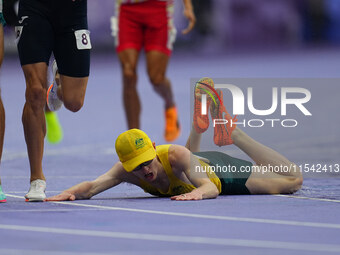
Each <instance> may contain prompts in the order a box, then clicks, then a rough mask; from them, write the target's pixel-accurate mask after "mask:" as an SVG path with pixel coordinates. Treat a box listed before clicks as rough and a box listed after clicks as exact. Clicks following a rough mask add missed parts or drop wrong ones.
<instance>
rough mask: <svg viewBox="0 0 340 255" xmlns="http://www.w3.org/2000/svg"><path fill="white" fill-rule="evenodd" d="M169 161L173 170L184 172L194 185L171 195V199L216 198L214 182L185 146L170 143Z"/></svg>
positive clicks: (217, 193) (216, 190)
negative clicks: (178, 193)
mask: <svg viewBox="0 0 340 255" xmlns="http://www.w3.org/2000/svg"><path fill="white" fill-rule="evenodd" d="M169 162H170V164H171V165H172V167H173V170H174V169H175V171H179V172H181V171H182V172H184V174H185V176H186V177H187V178H188V180H189V181H190V182H191V183H192V184H193V185H194V186H195V187H196V189H194V190H193V191H191V192H189V193H185V194H181V195H179V196H173V197H171V199H172V200H201V199H208V198H216V197H217V196H218V195H219V191H218V189H217V187H216V185H215V184H214V183H212V182H211V181H210V179H209V178H208V176H207V174H206V173H205V172H204V171H200V170H199V171H196V170H197V167H198V168H199V169H201V164H200V163H199V161H198V158H197V157H195V156H194V155H193V154H192V153H191V152H190V151H189V150H188V149H187V148H185V147H183V146H180V145H172V146H171V147H170V148H169Z"/></svg>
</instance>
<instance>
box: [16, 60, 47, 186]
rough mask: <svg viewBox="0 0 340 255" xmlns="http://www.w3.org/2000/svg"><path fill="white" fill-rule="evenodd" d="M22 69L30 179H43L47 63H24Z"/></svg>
mask: <svg viewBox="0 0 340 255" xmlns="http://www.w3.org/2000/svg"><path fill="white" fill-rule="evenodd" d="M22 69H23V71H24V74H25V80H26V93H25V96H26V102H25V105H24V110H23V115H22V122H23V126H24V133H25V140H26V145H27V152H28V158H29V161H30V169H31V181H33V180H36V179H41V180H45V177H44V174H43V171H42V157H43V151H44V137H45V134H46V123H45V115H44V107H45V102H46V82H47V81H46V79H47V65H46V63H36V64H29V65H24V66H23V67H22Z"/></svg>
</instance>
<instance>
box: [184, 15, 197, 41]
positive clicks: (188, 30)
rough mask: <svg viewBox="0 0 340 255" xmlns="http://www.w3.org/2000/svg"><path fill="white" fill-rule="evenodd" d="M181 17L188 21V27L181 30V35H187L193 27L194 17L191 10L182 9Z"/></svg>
mask: <svg viewBox="0 0 340 255" xmlns="http://www.w3.org/2000/svg"><path fill="white" fill-rule="evenodd" d="M183 15H184V16H185V17H186V18H187V19H188V20H189V24H188V27H187V28H186V29H183V30H182V34H184V35H185V34H187V33H189V32H190V31H191V30H192V29H193V28H194V26H195V23H196V17H195V14H194V11H193V10H192V9H184V12H183Z"/></svg>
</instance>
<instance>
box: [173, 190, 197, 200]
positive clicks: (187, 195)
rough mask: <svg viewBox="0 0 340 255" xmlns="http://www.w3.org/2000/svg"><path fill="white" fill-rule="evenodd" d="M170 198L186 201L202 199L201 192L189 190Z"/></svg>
mask: <svg viewBox="0 0 340 255" xmlns="http://www.w3.org/2000/svg"><path fill="white" fill-rule="evenodd" d="M171 200H176V201H187V200H202V194H200V193H199V192H190V193H185V194H182V195H178V196H173V197H171Z"/></svg>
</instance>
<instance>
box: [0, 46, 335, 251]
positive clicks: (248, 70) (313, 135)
mask: <svg viewBox="0 0 340 255" xmlns="http://www.w3.org/2000/svg"><path fill="white" fill-rule="evenodd" d="M112 52H113V51H112ZM117 62H118V60H117V57H116V55H114V54H113V53H112V54H111V53H110V54H108V55H106V56H93V58H92V70H91V78H90V81H89V85H88V90H87V95H86V99H85V105H84V107H83V109H82V110H81V111H80V112H78V113H76V114H73V113H70V112H68V111H66V110H65V109H62V110H60V111H59V112H58V115H59V119H60V121H61V123H62V125H63V128H64V140H63V141H62V142H61V143H60V144H58V145H54V146H53V145H49V144H46V146H45V155H44V160H43V167H44V172H45V175H46V178H47V192H46V193H47V195H48V196H51V195H55V194H57V193H58V192H60V191H62V190H64V189H66V188H68V187H70V186H71V185H74V184H77V183H79V182H81V181H84V180H91V179H93V178H95V177H96V176H98V175H100V174H102V173H104V172H105V171H106V170H107V169H109V168H110V167H111V166H112V164H113V163H114V162H115V161H116V160H117V156H116V154H115V151H114V140H115V138H116V137H117V136H118V134H119V133H121V132H122V131H124V130H125V129H126V123H125V118H124V115H123V109H122V101H121V93H122V92H121V78H120V69H119V65H118V63H117ZM143 62H144V61H140V66H139V91H140V95H141V100H142V104H143V109H142V110H143V112H142V118H141V119H142V129H144V130H145V131H146V132H147V133H148V134H149V136H150V137H151V138H153V139H154V140H155V141H156V143H157V144H162V143H164V141H163V136H162V134H163V125H164V124H163V109H162V107H161V106H162V101H161V99H160V98H159V97H157V96H156V94H155V93H154V92H153V90H152V88H151V86H150V85H149V83H148V80H147V78H146V75H145V65H144V63H143ZM339 66H340V51H339V49H310V50H303V51H302V50H301V51H287V52H278V53H271V54H268V53H258V54H255V53H252V54H245V53H244V54H241V55H236V54H220V55H208V54H205V55H203V56H193V55H189V54H188V55H186V54H180V53H176V52H175V54H174V56H173V58H172V60H171V63H170V66H169V71H168V76H169V77H170V78H171V80H172V84H173V88H174V94H175V97H176V101H177V104H178V109H179V113H180V119H181V125H182V135H181V137H180V138H179V139H178V140H177V141H176V143H179V144H184V143H185V141H186V138H187V136H188V134H189V131H190V125H191V121H190V110H189V109H190V89H189V84H190V79H191V78H195V77H204V76H209V77H212V78H214V77H218V78H227V77H237V78H248V77H252V78H276V77H280V78H320V77H321V78H339ZM0 81H1V92H2V97H3V101H4V105H5V108H6V134H5V145H4V153H3V159H2V163H1V169H0V172H1V178H2V186H3V190H4V192H5V193H6V194H7V200H8V202H7V203H5V204H0V254H27V255H29V254H34V255H38V254H44V255H46V254H47V255H49V254H61V255H63V254H65V255H68V254H72V255H73V254H82V255H87V254H161V255H165V254H306V255H307V254H340V239H339V236H340V217H339V215H340V188H339V187H340V185H339V184H340V180H339V178H338V177H339V174H329V175H327V174H324V175H322V176H317V177H316V178H311V177H310V178H309V177H308V175H307V176H306V178H305V182H304V186H303V188H302V190H301V191H299V192H298V193H296V194H294V195H282V196H269V195H263V196H220V197H218V198H217V199H213V200H203V201H198V202H174V201H170V200H169V199H168V198H155V197H152V196H149V195H148V194H146V193H144V192H143V191H142V190H140V189H139V188H137V187H134V186H131V185H126V184H123V185H121V186H119V187H116V188H114V189H111V190H108V191H106V192H104V193H102V194H99V195H97V196H95V197H94V198H93V199H91V200H87V201H74V202H62V203H26V202H24V199H23V196H24V194H25V193H26V192H27V190H28V188H29V164H28V158H27V152H26V145H25V142H24V135H23V129H22V124H21V112H22V107H23V105H24V90H25V83H24V78H23V74H22V71H21V70H20V66H19V61H18V60H17V58H9V57H6V58H5V61H4V63H3V69H2V70H1V78H0ZM323 93H324V91H323V87H322V85H320V86H319V87H313V95H322V94H323ZM339 94H340V88H339V87H337V88H333V93H329V94H327V95H326V96H327V97H326V98H327V101H326V102H325V101H322V102H323V103H320V104H319V106H320V107H323V106H324V105H325V107H326V105H331V106H332V107H331V109H333V112H331V113H329V112H327V113H325V112H323V111H321V110H320V112H319V113H318V114H319V115H318V114H316V116H314V115H313V118H315V119H314V120H316V121H315V122H314V123H313V126H311V128H313V129H312V130H308V129H307V131H306V132H305V133H303V132H302V131H301V130H299V129H297V130H296V133H294V132H293V131H291V133H289V132H288V134H289V136H288V135H287V136H283V135H282V134H281V133H280V132H279V131H277V130H275V129H273V130H271V131H270V132H263V131H261V129H256V130H250V131H249V133H250V134H251V136H252V137H254V138H256V139H258V140H259V141H261V142H262V143H264V144H266V145H268V146H270V147H273V148H276V149H278V150H279V151H280V152H282V153H283V154H284V155H286V156H287V157H288V158H289V159H292V161H295V162H297V163H299V164H301V163H303V162H306V160H307V161H308V162H318V160H320V161H322V162H325V163H332V164H335V163H339V161H340V160H339V155H340V153H339V152H340V149H339V142H340V138H339V132H338V127H339V124H340V121H339V114H338V110H337V109H338V108H339V106H340V103H339V100H338V97H339ZM155 106H157V107H155ZM313 109H314V108H313ZM322 109H323V108H322ZM315 111H316V110H315ZM315 111H314V112H315ZM327 117H328V121H327ZM330 119H332V121H330ZM331 126H332V127H333V128H332V127H331ZM334 126H335V128H334ZM326 129H327V130H326ZM329 129H330V130H329ZM301 132H302V133H301ZM298 148H300V149H298ZM236 151H237V149H236V147H232V149H231V153H236V154H235V155H238V154H237V152H236Z"/></svg>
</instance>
